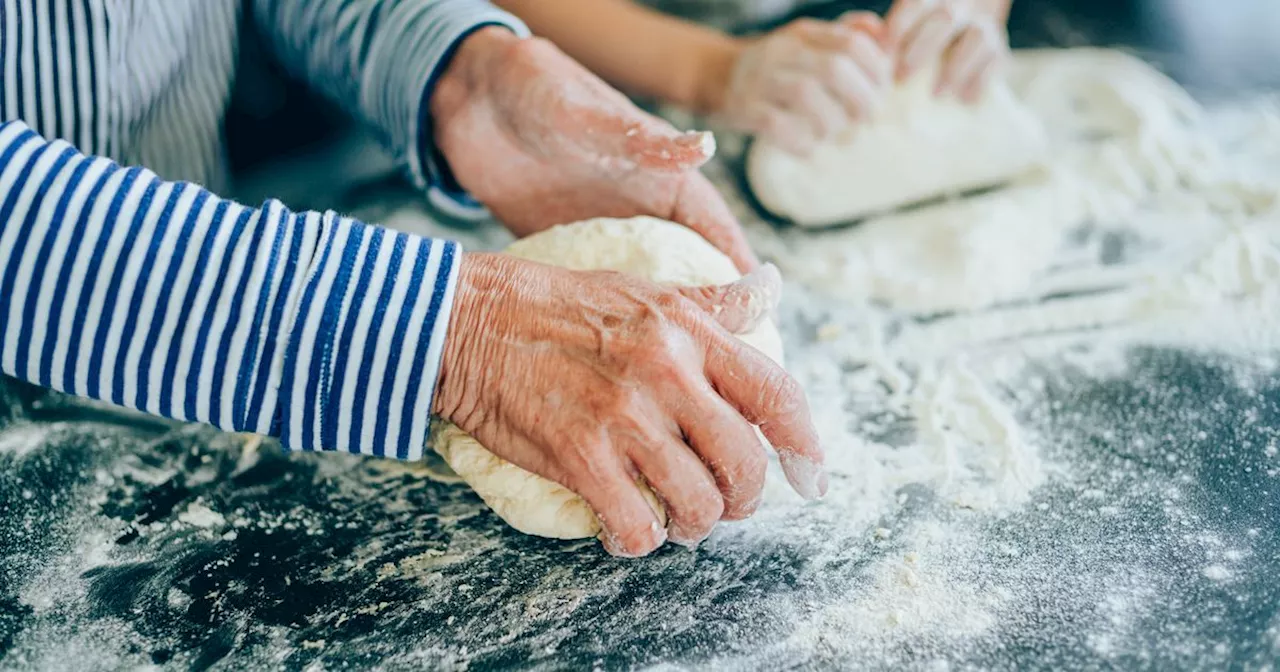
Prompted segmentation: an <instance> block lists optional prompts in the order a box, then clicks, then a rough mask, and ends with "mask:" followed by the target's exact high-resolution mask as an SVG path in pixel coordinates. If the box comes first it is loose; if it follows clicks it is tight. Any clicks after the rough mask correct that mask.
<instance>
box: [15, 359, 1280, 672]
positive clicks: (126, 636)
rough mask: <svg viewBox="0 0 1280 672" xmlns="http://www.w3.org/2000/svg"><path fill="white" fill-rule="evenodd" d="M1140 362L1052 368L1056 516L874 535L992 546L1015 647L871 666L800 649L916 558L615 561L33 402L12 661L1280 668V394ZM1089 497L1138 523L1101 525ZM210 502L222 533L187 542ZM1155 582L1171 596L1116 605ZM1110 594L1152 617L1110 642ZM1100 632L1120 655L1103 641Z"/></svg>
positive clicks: (913, 517) (669, 553)
mask: <svg viewBox="0 0 1280 672" xmlns="http://www.w3.org/2000/svg"><path fill="white" fill-rule="evenodd" d="M1130 357H1132V358H1133V359H1134V360H1135V362H1136V363H1135V365H1134V366H1133V367H1132V369H1131V370H1132V371H1133V372H1134V374H1135V375H1134V376H1133V377H1130V378H1123V379H1091V378H1082V377H1077V376H1074V375H1072V374H1065V373H1061V372H1057V373H1052V372H1049V373H1047V374H1046V375H1047V376H1048V381H1049V383H1048V385H1047V388H1046V391H1045V393H1044V394H1043V396H1042V398H1041V399H1040V400H1039V401H1038V402H1036V403H1034V404H1032V405H1030V406H1026V407H1024V408H1022V409H1020V412H1021V414H1022V415H1024V417H1026V418H1027V419H1028V421H1029V424H1030V425H1031V426H1033V427H1037V428H1038V429H1041V430H1046V431H1045V433H1046V435H1049V436H1055V435H1061V436H1071V437H1077V439H1076V440H1074V441H1072V442H1071V443H1070V444H1069V445H1065V444H1064V445H1053V446H1051V447H1049V450H1048V451H1047V452H1048V455H1049V456H1050V457H1053V456H1055V455H1057V456H1059V457H1061V456H1063V455H1064V454H1067V453H1069V454H1070V460H1071V462H1072V465H1073V470H1072V471H1073V474H1074V476H1073V478H1072V479H1071V480H1070V481H1068V482H1050V484H1049V485H1047V486H1045V487H1043V488H1041V489H1040V490H1039V491H1037V493H1036V495H1035V498H1034V501H1035V502H1036V505H1035V506H1027V507H1024V508H1022V509H1020V510H1018V511H1017V512H1015V513H1013V514H1011V515H1008V516H1006V517H1002V518H993V517H989V516H984V515H980V514H976V513H971V512H965V511H963V510H957V509H955V508H954V507H947V506H941V505H939V504H938V503H937V502H934V501H933V500H932V499H931V498H930V496H929V495H928V493H927V492H924V491H920V490H919V489H918V488H917V489H910V488H909V489H908V491H910V492H913V493H914V494H915V495H916V496H915V497H914V498H913V500H912V501H913V502H915V504H913V505H911V506H907V507H903V508H902V509H901V510H900V511H899V512H897V513H895V514H894V516H895V519H894V520H891V521H881V522H880V523H879V524H880V525H886V526H892V527H894V528H895V529H902V528H904V527H910V525H911V524H912V523H913V522H919V521H926V520H928V521H935V522H938V523H940V524H945V525H947V526H949V527H954V528H959V529H964V530H966V531H967V533H968V534H971V535H975V536H976V538H977V539H979V540H980V543H978V544H976V545H974V546H973V547H974V548H978V549H981V550H980V556H979V557H971V558H968V559H967V560H966V562H965V564H964V567H965V568H966V570H965V571H968V572H973V573H974V574H973V575H972V576H968V577H966V580H967V582H968V583H970V584H972V585H979V586H1003V585H1008V586H1015V587H1016V591H1015V594H1013V595H1012V596H1008V597H1009V599H1008V600H1007V602H1006V603H1005V604H1004V606H1002V607H1001V609H1000V610H999V611H998V612H997V613H998V615H997V618H998V623H999V625H998V627H995V628H991V629H990V630H989V631H987V632H986V633H984V634H982V635H981V636H978V637H976V638H971V639H966V640H964V641H963V643H962V645H960V646H959V648H956V649H954V650H952V649H949V648H943V649H939V648H936V647H937V642H934V641H933V640H932V639H931V638H929V637H920V638H906V639H905V640H902V641H896V642H893V643H891V644H888V645H885V646H884V647H882V648H881V647H877V648H874V649H871V650H868V651H859V652H858V653H859V655H858V656H853V655H851V654H850V653H849V652H848V651H847V649H846V648H845V647H843V646H840V645H831V646H825V645H824V644H823V641H824V640H823V639H822V638H821V637H819V638H817V639H816V640H809V639H805V638H803V637H801V638H799V641H801V642H809V643H808V644H806V645H798V644H796V643H795V639H796V638H795V636H796V635H797V634H799V633H796V632H795V628H796V627H797V625H796V624H797V622H798V621H797V619H798V618H799V617H801V616H803V615H804V614H805V613H809V612H810V611H812V610H816V609H820V608H822V607H823V606H824V605H827V604H830V602H831V601H832V600H839V599H845V596H847V595H849V594H850V592H851V591H856V590H858V588H857V587H858V586H859V585H862V584H865V583H866V582H867V581H868V580H869V578H868V576H866V569H867V568H868V567H869V566H870V565H872V564H873V563H875V562H876V561H877V560H880V559H883V558H885V557H887V556H889V555H892V554H894V553H900V552H901V550H902V549H901V548H899V547H897V545H896V544H894V543H892V542H890V543H884V544H877V543H871V542H869V541H868V539H869V537H868V530H866V529H848V528H846V527H844V526H842V524H841V521H840V519H839V517H838V516H832V515H823V514H821V513H817V512H815V514H814V515H812V516H805V517H802V518H801V519H797V520H795V521H794V525H795V526H797V528H801V529H803V530H804V531H805V534H796V533H791V534H779V535H778V539H777V540H776V542H772V543H768V542H764V543H762V542H761V541H760V540H759V539H758V538H754V537H752V538H750V541H749V542H748V539H747V538H741V537H739V536H738V535H735V534H734V532H733V530H732V529H730V530H728V531H721V532H719V533H717V535H716V536H714V537H713V538H712V539H711V540H710V541H709V542H707V543H706V544H705V545H703V546H702V547H701V548H700V549H698V550H697V551H696V552H689V551H685V550H680V549H673V548H667V549H663V550H662V551H660V552H659V553H657V554H656V555H655V556H654V557H651V558H647V559H644V560H639V561H623V560H615V559H612V558H609V557H608V556H606V555H604V554H603V553H601V552H600V551H599V550H598V548H597V547H596V544H595V543H594V542H591V543H585V542H582V543H563V542H555V541H549V540H540V539H533V538H529V537H525V536H523V535H520V534H518V533H514V532H512V531H510V530H508V529H507V528H505V526H503V525H502V524H501V523H500V521H498V520H497V519H496V518H495V517H494V516H493V515H492V514H490V513H488V512H487V511H486V510H485V508H484V507H483V506H482V505H481V504H480V503H479V501H478V500H477V499H476V498H475V497H474V496H472V495H470V494H468V493H467V492H466V491H465V490H464V489H462V488H455V487H450V486H446V485H441V484H437V483H433V482H430V481H424V480H422V479H421V478H419V477H418V476H416V475H413V474H411V473H404V472H401V473H396V472H394V471H392V472H387V471H384V470H382V469H380V468H377V467H375V465H373V464H372V463H371V462H369V461H362V460H360V459H355V458H347V457H344V456H311V455H307V456H291V457H290V456H284V455H282V454H280V453H278V452H277V451H275V450H272V449H265V450H261V451H249V452H248V453H246V452H244V451H243V449H242V445H243V442H242V441H241V440H240V439H239V438H238V437H234V436H230V435H220V434H217V433H215V432H212V431H209V430H206V429H202V428H198V427H176V428H175V427H170V426H167V425H162V424H155V423H152V424H148V423H140V422H138V421H137V419H136V418H134V417H124V416H115V415H113V414H110V413H103V412H97V411H93V410H86V409H82V408H79V407H76V406H67V405H63V404H61V403H59V401H58V400H57V398H56V397H44V400H43V401H40V400H36V401H34V402H29V401H28V402H25V403H19V404H17V405H14V404H13V402H10V404H11V405H10V406H9V411H8V415H9V416H10V419H9V421H8V422H9V423H10V424H8V426H7V427H5V429H4V431H3V432H2V433H0V445H3V446H4V448H5V449H4V450H3V452H0V460H3V462H4V466H3V468H2V469H0V502H2V503H3V507H4V510H5V516H4V519H3V522H2V523H0V569H2V571H3V573H2V574H0V576H3V592H2V593H0V647H3V649H4V650H5V652H6V653H7V654H8V655H7V656H6V657H5V658H4V666H5V667H14V668H18V667H26V666H28V665H35V666H38V667H42V668H55V669H56V668H68V669H114V668H118V667H122V666H133V665H136V664H139V663H142V662H144V661H152V662H155V663H168V664H169V665H170V666H173V667H176V668H180V669H205V668H207V667H210V666H217V667H219V668H223V667H228V666H229V667H232V668H236V669H243V668H244V667H264V668H266V667H277V666H283V667H285V668H288V669H302V668H304V667H306V666H307V665H308V664H310V663H320V664H322V666H323V667H324V668H326V669H350V668H360V667H367V666H372V665H375V664H386V665H389V666H391V667H393V668H399V669H408V668H413V667H427V668H433V669H434V668H440V667H457V668H461V667H462V666H463V663H464V662H465V664H466V666H469V669H494V668H506V667H537V668H545V669H583V668H589V667H592V666H599V667H604V668H609V669H615V668H630V667H634V666H637V665H648V664H656V663H664V662H665V663H679V664H681V665H697V664H698V663H708V662H710V661H711V660H713V659H715V658H722V657H725V656H730V657H735V658H737V661H736V663H735V664H734V665H733V666H732V667H745V668H749V669H780V668H791V667H795V668H799V669H815V668H830V667H839V668H856V667H863V666H867V665H873V666H881V665H885V664H890V663H892V664H904V665H910V666H911V667H924V666H927V665H928V664H930V663H932V662H934V661H936V660H940V659H941V660H946V661H948V662H949V663H950V665H951V666H952V667H965V666H967V665H974V666H978V667H983V668H998V669H1030V668H1040V669H1045V668H1050V669H1062V668H1072V669H1089V668H1096V667H1108V666H1118V667H1122V668H1132V667H1144V668H1151V669H1170V668H1181V669H1189V668H1223V667H1228V666H1235V667H1240V666H1245V667H1250V668H1253V669H1259V668H1261V667H1264V666H1265V665H1266V664H1267V663H1269V662H1274V661H1275V660H1276V659H1277V656H1280V635H1278V632H1280V582H1278V581H1277V580H1276V577H1277V576H1280V495H1278V494H1277V493H1278V487H1277V486H1280V478H1277V472H1276V469H1275V468H1276V467H1277V466H1280V465H1278V463H1277V460H1276V459H1275V458H1274V457H1272V458H1267V457H1265V455H1264V453H1263V451H1262V450H1261V449H1260V447H1261V446H1265V445H1267V442H1270V445H1275V443H1276V441H1277V438H1278V437H1280V431H1278V430H1277V428H1280V380H1277V379H1276V378H1275V377H1267V378H1266V379H1264V380H1261V381H1255V383H1256V384H1255V385H1253V386H1249V387H1242V386H1241V371H1242V370H1246V371H1247V370H1248V369H1249V368H1250V365H1248V364H1246V363H1242V362H1239V361H1232V360H1230V359H1227V358H1222V357H1217V356H1205V355H1196V354H1192V353H1188V352H1180V351H1176V350H1166V349H1159V350H1156V349H1139V350H1135V351H1133V352H1132V353H1131V354H1130ZM15 389H16V391H17V393H18V394H17V396H22V390H21V389H18V388H16V386H14V385H6V387H5V391H6V392H5V393H6V394H7V395H8V396H10V397H13V396H15V394H14V392H15ZM1170 427H1178V428H1186V427H1198V428H1201V429H1200V430H1199V431H1203V432H1204V433H1203V434H1201V433H1199V432H1181V433H1179V434H1177V435H1170V434H1167V433H1166V430H1167V429H1168V428H1170ZM32 433H37V434H38V435H39V438H38V439H36V440H31V437H32V436H33V434H32ZM15 436H23V437H26V438H25V440H22V441H19V440H18V439H17V438H15ZM1080 439H1083V440H1080ZM15 446H21V448H20V449H15ZM1137 446H1146V447H1145V448H1140V447H1137ZM1268 468H1270V469H1271V471H1270V472H1269V471H1268ZM838 485H839V483H838V482H837V483H836V486H837V487H838ZM1169 488H1172V490H1170V489H1169ZM1171 491H1176V493H1177V497H1178V498H1179V502H1178V506H1177V507H1171V506H1169V501H1168V500H1167V497H1168V496H1169V492H1171ZM1082 493H1083V494H1082ZM1090 493H1092V494H1090ZM1091 497H1092V498H1094V499H1097V500H1099V501H1105V502H1107V503H1108V504H1109V505H1111V506H1113V507H1115V509H1116V510H1114V511H1112V512H1110V514H1109V515H1102V516H1098V515H1092V514H1091V509H1094V508H1097V507H1096V502H1091V500H1090V498H1091ZM194 502H199V503H201V504H202V505H203V506H205V507H207V508H208V509H209V510H212V511H216V512H218V513H219V514H220V517H222V518H224V519H225V522H224V520H219V519H215V520H213V521H212V522H211V521H209V520H200V519H199V518H198V517H197V518H195V519H188V522H186V523H184V522H182V521H181V520H180V518H179V516H180V515H182V514H183V513H184V512H190V511H191V509H190V508H189V507H190V506H191V505H192V503H194ZM192 521H194V522H192ZM1212 538H1217V539H1220V540H1223V542H1224V543H1226V544H1227V547H1229V548H1230V549H1232V553H1233V554H1234V555H1232V556H1231V557H1233V558H1234V560H1232V561H1230V562H1229V563H1228V564H1229V566H1230V569H1229V571H1230V577H1231V578H1230V580H1226V581H1224V580H1223V577H1221V576H1213V575H1211V574H1210V575H1206V570H1205V566H1206V562H1207V558H1211V557H1212V548H1213V546H1212V545H1211V544H1210V545H1208V546H1206V543H1205V540H1206V539H1212ZM1011 547H1013V548H1017V549H1018V551H1017V553H1015V554H1010V552H1009V550H1008V549H1009V548H1011ZM1206 553H1209V554H1210V555H1208V556H1207V555H1206ZM1134 582H1140V583H1141V584H1143V585H1145V586H1148V587H1149V589H1150V590H1149V592H1144V591H1134V590H1123V591H1119V592H1116V593H1113V592H1111V590H1110V589H1111V588H1115V589H1117V590H1119V589H1120V588H1122V587H1125V586H1133V585H1134ZM1111 595H1124V596H1126V599H1132V598H1134V597H1135V596H1138V595H1141V596H1142V599H1141V601H1140V602H1138V603H1135V604H1133V605H1129V606H1126V615H1125V617H1126V618H1128V619H1130V620H1131V622H1128V623H1126V624H1125V626H1124V628H1123V629H1120V630H1115V631H1113V630H1112V629H1111V628H1109V627H1107V624H1109V623H1112V621H1111V620H1109V619H1113V618H1114V614H1113V613H1112V611H1113V610H1115V609H1116V608H1117V605H1116V604H1114V603H1113V601H1112V600H1111V599H1110V598H1109V597H1108V596H1111ZM1130 607H1131V608H1130ZM1100 626H1101V627H1102V632H1104V633H1108V634H1109V636H1115V637H1117V639H1116V641H1115V642H1114V643H1113V644H1112V645H1111V647H1110V648H1100V647H1099V646H1098V645H1097V642H1095V641H1093V640H1092V639H1091V638H1095V637H1097V636H1098V635H1099V632H1100V631H1099V628H1100ZM821 634H824V635H825V636H826V637H828V638H837V639H838V638H839V637H840V632H839V631H832V632H827V633H821ZM788 642H790V643H788ZM717 667H719V666H717Z"/></svg>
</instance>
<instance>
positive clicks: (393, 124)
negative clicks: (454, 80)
mask: <svg viewBox="0 0 1280 672" xmlns="http://www.w3.org/2000/svg"><path fill="white" fill-rule="evenodd" d="M386 11H387V12H388V16H386V17H384V18H383V22H384V23H383V25H382V26H381V27H380V29H379V31H378V38H377V39H376V40H375V42H374V44H373V46H372V52H371V59H370V64H371V65H370V67H371V72H370V73H369V74H370V76H368V77H366V78H365V86H364V89H363V91H362V97H363V99H364V100H363V101H362V102H363V107H364V109H366V110H367V111H368V112H369V115H370V117H371V118H372V119H375V120H378V122H379V125H380V126H381V127H382V128H383V129H386V132H387V133H389V134H390V141H391V142H390V144H391V147H393V148H396V149H397V150H398V151H399V152H400V156H397V157H396V158H397V159H398V160H399V161H401V162H402V163H403V165H405V166H406V167H407V168H408V171H409V176H410V178H411V179H412V180H413V182H414V184H415V185H416V186H417V187H418V188H419V189H424V190H426V192H427V195H428V196H427V197H428V199H429V200H430V201H431V203H432V205H434V206H435V207H437V208H438V209H440V210H442V211H444V212H445V213H448V214H450V215H453V216H457V217H462V218H467V219H476V218H482V217H484V216H486V213H485V210H484V207H483V206H481V205H480V204H479V203H477V202H476V201H475V200H474V199H472V198H470V197H469V196H468V195H467V194H466V193H465V192H463V191H462V190H461V188H459V187H457V185H456V183H455V182H454V181H453V179H452V177H451V175H450V173H449V171H448V167H447V165H446V164H445V162H444V159H443V157H441V156H439V153H438V152H437V151H436V149H435V144H434V142H433V141H432V137H431V119H430V115H429V113H428V112H429V108H428V102H429V101H430V99H431V92H432V90H433V89H434V87H435V83H436V80H437V79H438V78H439V77H440V75H441V74H442V73H443V72H444V69H445V67H446V66H447V65H448V63H449V58H450V57H451V56H452V55H453V53H454V51H455V49H456V48H457V46H458V44H460V43H461V42H462V40H463V39H464V38H466V37H467V36H468V35H470V34H471V33H472V32H474V31H475V30H477V29H479V28H482V27H484V26H490V25H498V26H505V27H507V28H510V29H511V30H512V31H513V32H515V33H516V34H517V35H519V36H521V37H528V36H529V29H528V28H527V27H526V26H525V25H524V23H522V22H521V21H520V20H519V19H517V18H516V17H514V16H512V15H511V14H508V13H507V12H504V11H502V10H500V9H497V8H496V7H494V6H493V5H491V4H490V3H489V2H486V1H485V0H401V1H400V2H395V3H391V6H390V7H389V8H388V9H387V10H386Z"/></svg>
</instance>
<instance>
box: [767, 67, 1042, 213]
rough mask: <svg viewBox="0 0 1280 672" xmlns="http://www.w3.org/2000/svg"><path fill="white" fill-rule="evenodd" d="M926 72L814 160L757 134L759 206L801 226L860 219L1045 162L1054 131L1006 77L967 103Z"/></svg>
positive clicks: (817, 152)
mask: <svg viewBox="0 0 1280 672" xmlns="http://www.w3.org/2000/svg"><path fill="white" fill-rule="evenodd" d="M935 77H936V75H935V74H934V73H933V72H931V71H926V72H923V73H921V74H919V75H917V76H916V77H914V78H913V79H911V80H910V81H908V82H907V83H905V84H904V85H902V86H900V87H898V89H896V90H895V91H893V92H892V93H891V94H890V95H889V96H888V98H887V99H886V101H885V105H884V107H883V108H882V109H881V111H880V113H879V115H878V118H877V119H876V120H875V121H872V122H870V123H867V124H857V125H854V126H851V127H850V128H849V129H847V130H846V131H844V132H843V133H842V134H841V135H840V136H838V137H837V138H836V139H835V140H834V141H833V142H831V143H828V144H824V145H822V146H820V147H818V148H817V149H815V150H814V151H813V153H812V154H811V155H810V156H808V157H805V158H801V157H797V156H795V155H792V154H788V153H787V152H785V151H783V150H782V149H779V148H778V147H776V146H774V145H771V144H769V143H768V142H756V143H754V144H753V145H752V148H751V151H750V153H749V155H748V156H747V179H748V181H749V182H750V184H751V190H752V192H753V193H754V194H755V196H756V199H757V200H759V201H760V204H761V205H763V206H764V207H765V208H767V209H769V210H770V211H771V212H773V213H774V214H777V215H779V216H781V217H785V218H786V219H789V220H791V221H792V222H794V223H796V224H799V225H801V226H827V225H830V224H837V223H841V222H849V221H853V220H856V219H859V218H862V217H865V216H867V215H872V214H876V213H881V212H885V211H887V210H892V209H894V208H897V207H899V206H903V205H907V204H911V203H917V202H920V201H926V200H930V199H933V198H936V197H939V196H946V195H952V194H958V193H961V192H965V191H970V190H973V189H978V188H981V187H988V186H993V185H996V184H1000V183H1003V182H1005V181H1007V180H1009V179H1010V178H1012V177H1015V176H1017V175H1019V174H1020V173H1023V172H1025V171H1026V170H1028V169H1029V168H1031V167H1032V166H1034V165H1036V164H1037V163H1039V162H1040V161H1041V160H1042V159H1043V158H1044V157H1045V154H1046V151H1047V149H1048V140H1047V136H1046V133H1045V129H1044V127H1043V125H1042V124H1041V123H1040V121H1039V120H1038V119H1037V118H1036V117H1035V116H1034V115H1033V114H1032V113H1031V111H1030V110H1028V109H1027V108H1025V107H1024V106H1023V105H1022V104H1021V103H1020V102H1019V101H1018V100H1017V99H1016V98H1015V97H1014V96H1013V93H1012V92H1011V91H1010V90H1009V87H1008V86H1007V85H1006V84H1005V83H1004V82H998V81H997V82H992V83H991V85H990V86H989V87H988V90H987V92H986V94H985V95H984V96H983V98H982V100H981V101H979V102H978V103H976V104H974V105H971V106H970V105H965V104H963V103H961V102H960V101H958V100H956V99H954V98H950V97H944V98H938V97H935V96H934V95H933V91H932V87H933V83H934V82H935V81H936V79H935Z"/></svg>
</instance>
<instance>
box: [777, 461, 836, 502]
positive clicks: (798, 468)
mask: <svg viewBox="0 0 1280 672" xmlns="http://www.w3.org/2000/svg"><path fill="white" fill-rule="evenodd" d="M778 461H779V462H781V463H782V472H783V473H784V474H786V475H787V482H788V483H790V484H791V487H792V488H793V489H795V491H796V492H797V493H798V494H799V495H800V496H801V497H804V498H805V499H809V500H813V499H821V498H822V497H823V496H824V495H826V494H827V484H828V479H827V472H826V471H824V470H823V468H822V465H821V464H818V463H817V462H814V461H813V460H811V459H809V458H807V457H804V456H803V455H797V454H796V453H792V452H789V451H788V452H779V454H778Z"/></svg>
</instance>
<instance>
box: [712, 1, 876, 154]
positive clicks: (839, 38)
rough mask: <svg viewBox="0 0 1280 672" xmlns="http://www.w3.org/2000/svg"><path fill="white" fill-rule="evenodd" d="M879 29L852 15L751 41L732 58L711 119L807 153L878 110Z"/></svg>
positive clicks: (863, 15)
mask: <svg viewBox="0 0 1280 672" xmlns="http://www.w3.org/2000/svg"><path fill="white" fill-rule="evenodd" d="M880 29H881V24H880V19H879V17H877V16H876V15H875V14H872V13H870V12H853V13H850V14H847V15H845V16H844V17H842V18H841V19H840V20H839V21H834V22H826V21H816V20H813V19H798V20H796V21H793V22H791V23H789V24H787V25H785V26H783V27H782V28H779V29H777V30H775V31H773V32H772V33H769V34H768V35H765V36H763V37H760V38H758V39H757V40H755V41H753V42H751V43H750V44H749V46H746V47H745V48H744V49H743V51H742V53H741V55H740V56H739V57H738V60H737V62H736V64H735V65H734V68H733V74H732V75H731V76H730V78H729V81H728V85H727V88H726V90H725V93H724V96H723V100H722V102H721V104H720V105H719V106H718V115H719V116H720V117H722V118H723V119H724V120H725V121H726V122H727V123H729V124H731V125H733V126H735V127H736V128H738V129H740V130H743V131H747V132H750V133H754V134H756V135H759V136H761V137H764V138H767V139H769V140H770V141H772V142H774V143H777V144H778V145H780V146H781V147H783V148H784V149H787V150H789V151H791V152H793V153H796V154H807V153H808V152H809V151H811V150H812V149H813V147H814V146H815V145H817V144H818V143H819V142H821V141H822V140H824V139H825V138H827V137H828V136H830V135H831V134H832V133H835V132H837V131H839V130H841V129H843V128H845V127H846V126H848V125H849V124H850V123H851V122H854V121H858V120H864V119H868V118H870V117H871V116H872V115H874V114H875V112H876V110H877V109H878V107H879V105H880V103H881V101H882V99H883V97H884V93H885V90H886V88H887V86H888V85H889V84H890V82H891V76H892V75H891V72H890V70H891V64H890V60H889V57H888V56H887V55H886V54H885V52H884V50H883V49H882V48H881V47H880V45H879V44H878V43H877V39H878V35H879V32H880Z"/></svg>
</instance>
